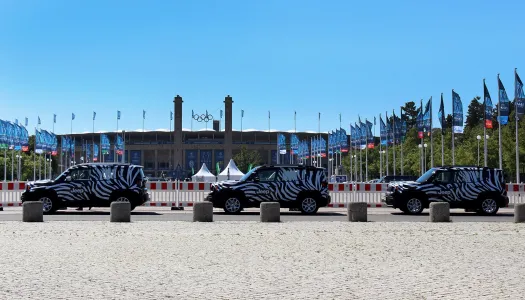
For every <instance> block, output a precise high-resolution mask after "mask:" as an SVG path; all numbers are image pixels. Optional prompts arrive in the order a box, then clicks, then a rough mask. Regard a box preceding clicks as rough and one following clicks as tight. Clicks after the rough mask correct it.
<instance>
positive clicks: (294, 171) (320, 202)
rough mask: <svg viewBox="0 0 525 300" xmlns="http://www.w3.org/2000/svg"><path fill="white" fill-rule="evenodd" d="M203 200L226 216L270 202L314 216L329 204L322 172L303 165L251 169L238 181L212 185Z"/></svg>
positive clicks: (268, 166) (324, 175) (326, 183)
mask: <svg viewBox="0 0 525 300" xmlns="http://www.w3.org/2000/svg"><path fill="white" fill-rule="evenodd" d="M206 200H207V201H210V202H212V203H213V206H214V207H218V208H223V209H224V211H225V212H227V213H239V212H240V211H242V209H243V208H247V207H259V206H260V204H261V203H262V202H269V201H273V202H279V203H280V204H281V207H283V208H291V209H299V210H300V211H301V212H302V213H304V214H315V213H316V212H317V210H318V209H319V208H320V207H324V206H328V204H329V203H330V201H331V199H330V196H329V194H328V180H327V177H326V174H325V171H324V169H323V168H316V167H312V166H302V165H286V166H283V165H275V166H274V165H263V166H259V167H256V168H253V169H252V170H251V171H250V172H248V173H246V174H245V175H244V176H243V177H242V178H241V179H240V180H239V181H221V182H217V183H212V184H211V192H210V193H209V195H208V196H207V198H206Z"/></svg>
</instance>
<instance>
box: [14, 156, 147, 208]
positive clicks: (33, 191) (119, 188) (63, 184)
mask: <svg viewBox="0 0 525 300" xmlns="http://www.w3.org/2000/svg"><path fill="white" fill-rule="evenodd" d="M146 180H147V179H146V177H145V176H144V172H143V168H142V166H137V165H130V164H122V163H87V164H78V165H75V166H72V167H71V168H69V169H67V170H66V171H65V172H64V173H62V174H60V175H59V176H58V177H57V178H56V179H55V180H41V181H35V182H28V183H27V185H26V190H25V191H24V193H22V197H21V200H22V203H23V202H26V201H41V202H42V203H43V205H44V213H53V212H55V211H57V210H58V209H64V208H67V207H108V206H110V204H111V202H114V201H121V202H129V203H130V204H131V209H132V210H133V209H134V208H135V207H136V206H139V205H142V204H144V203H145V202H147V201H149V194H148V191H147V189H146Z"/></svg>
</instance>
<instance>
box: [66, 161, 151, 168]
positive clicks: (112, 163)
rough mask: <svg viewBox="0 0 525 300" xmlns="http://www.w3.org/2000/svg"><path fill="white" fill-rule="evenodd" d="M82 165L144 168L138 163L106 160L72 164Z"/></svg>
mask: <svg viewBox="0 0 525 300" xmlns="http://www.w3.org/2000/svg"><path fill="white" fill-rule="evenodd" d="M82 166H86V167H89V166H111V167H114V166H134V167H137V168H144V167H143V166H139V165H133V164H127V163H114V162H107V163H106V162H100V163H83V164H77V165H74V166H73V167H82ZM73 167H72V168H73Z"/></svg>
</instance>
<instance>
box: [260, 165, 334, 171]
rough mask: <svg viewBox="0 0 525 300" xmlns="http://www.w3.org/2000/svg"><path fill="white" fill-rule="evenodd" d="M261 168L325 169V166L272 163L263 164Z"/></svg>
mask: <svg viewBox="0 0 525 300" xmlns="http://www.w3.org/2000/svg"><path fill="white" fill-rule="evenodd" d="M260 167H261V168H299V169H312V170H313V169H315V170H324V168H319V167H314V166H305V165H289V164H288V165H285V164H283V165H277V164H272V165H261V166H260Z"/></svg>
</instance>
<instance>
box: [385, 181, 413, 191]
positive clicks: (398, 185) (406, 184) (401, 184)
mask: <svg viewBox="0 0 525 300" xmlns="http://www.w3.org/2000/svg"><path fill="white" fill-rule="evenodd" d="M420 185H421V183H419V182H417V181H396V182H391V183H389V184H388V188H389V190H390V189H392V190H393V189H398V190H406V189H414V188H417V187H418V186H420Z"/></svg>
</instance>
